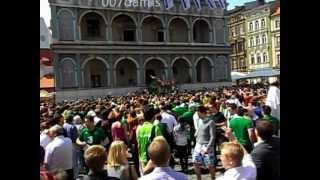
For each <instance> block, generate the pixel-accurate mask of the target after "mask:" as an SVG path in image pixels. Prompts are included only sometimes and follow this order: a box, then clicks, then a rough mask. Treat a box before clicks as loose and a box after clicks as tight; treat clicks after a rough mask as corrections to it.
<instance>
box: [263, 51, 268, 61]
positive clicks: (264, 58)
mask: <svg viewBox="0 0 320 180" xmlns="http://www.w3.org/2000/svg"><path fill="white" fill-rule="evenodd" d="M267 61H268V57H267V53H266V52H264V53H263V62H267Z"/></svg>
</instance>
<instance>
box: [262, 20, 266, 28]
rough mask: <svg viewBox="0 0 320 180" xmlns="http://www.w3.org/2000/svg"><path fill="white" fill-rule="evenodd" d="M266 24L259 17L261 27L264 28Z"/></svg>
mask: <svg viewBox="0 0 320 180" xmlns="http://www.w3.org/2000/svg"><path fill="white" fill-rule="evenodd" d="M265 26H266V22H265V21H264V19H261V27H262V28H264V27H265Z"/></svg>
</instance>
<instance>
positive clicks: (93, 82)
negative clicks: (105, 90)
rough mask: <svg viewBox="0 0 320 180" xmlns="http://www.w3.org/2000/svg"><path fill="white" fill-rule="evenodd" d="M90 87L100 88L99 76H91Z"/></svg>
mask: <svg viewBox="0 0 320 180" xmlns="http://www.w3.org/2000/svg"><path fill="white" fill-rule="evenodd" d="M91 87H92V88H96V87H101V77H100V75H91Z"/></svg>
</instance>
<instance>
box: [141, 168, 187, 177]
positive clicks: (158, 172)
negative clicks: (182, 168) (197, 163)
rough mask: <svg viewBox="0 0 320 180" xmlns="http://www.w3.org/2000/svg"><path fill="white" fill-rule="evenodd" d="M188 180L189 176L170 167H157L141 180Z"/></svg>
mask: <svg viewBox="0 0 320 180" xmlns="http://www.w3.org/2000/svg"><path fill="white" fill-rule="evenodd" d="M163 179H165V180H187V176H186V175H185V174H183V173H180V172H176V171H174V170H173V169H172V168H170V167H156V168H154V170H153V171H152V172H151V173H150V174H147V175H145V176H142V177H141V178H140V179H139V180H163Z"/></svg>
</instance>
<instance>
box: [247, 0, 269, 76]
mask: <svg viewBox="0 0 320 180" xmlns="http://www.w3.org/2000/svg"><path fill="white" fill-rule="evenodd" d="M270 12H271V9H270V4H265V5H262V6H258V7H256V8H254V9H251V10H249V11H246V12H245V16H246V28H247V35H246V37H247V40H248V41H247V54H248V56H247V62H248V64H249V68H248V70H249V71H253V70H256V69H261V68H269V67H270V66H272V51H271V47H272V43H271V39H272V38H271V32H270V24H271V23H270V18H269V17H270Z"/></svg>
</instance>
